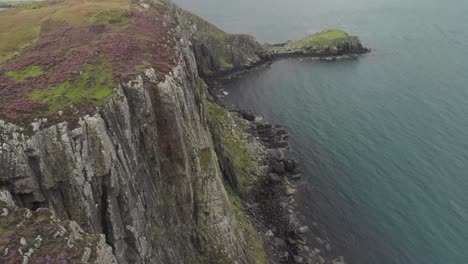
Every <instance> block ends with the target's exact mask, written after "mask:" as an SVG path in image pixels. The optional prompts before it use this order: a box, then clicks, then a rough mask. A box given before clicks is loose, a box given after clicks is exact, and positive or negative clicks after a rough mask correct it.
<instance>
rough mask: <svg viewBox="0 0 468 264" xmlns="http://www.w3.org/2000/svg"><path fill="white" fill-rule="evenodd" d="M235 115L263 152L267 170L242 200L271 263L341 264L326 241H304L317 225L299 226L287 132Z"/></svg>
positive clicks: (297, 172) (295, 171) (296, 175)
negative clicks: (244, 123) (240, 119)
mask: <svg viewBox="0 0 468 264" xmlns="http://www.w3.org/2000/svg"><path fill="white" fill-rule="evenodd" d="M235 113H237V115H238V116H239V117H241V118H242V119H244V120H245V121H246V123H247V124H248V127H249V129H248V132H249V133H251V135H252V136H253V137H254V138H256V139H257V140H259V142H260V143H261V144H262V145H263V146H264V147H265V149H266V153H267V155H266V157H265V161H264V162H265V164H267V167H268V169H267V170H266V173H264V174H263V175H259V179H258V181H257V182H256V184H255V186H254V187H253V189H252V190H251V191H250V192H249V193H248V195H247V196H246V197H245V198H244V200H245V202H246V203H247V210H246V213H247V215H248V216H249V218H250V221H251V222H252V224H253V226H254V227H255V229H256V230H257V231H258V232H259V233H260V234H262V238H263V241H264V243H265V245H267V246H268V248H267V252H269V257H270V258H271V259H270V261H272V263H308V264H325V263H332V264H344V263H345V262H344V258H343V257H341V256H335V255H333V254H332V253H333V252H332V248H331V244H330V241H328V240H327V239H322V238H319V237H317V241H316V242H317V243H311V241H308V240H307V238H306V234H307V233H308V232H312V229H316V228H317V226H316V225H314V226H313V227H309V226H306V225H303V224H302V223H301V220H300V215H299V213H298V211H297V208H298V205H297V203H296V200H295V194H296V192H297V190H298V188H299V187H300V185H301V184H302V181H301V179H302V172H301V167H300V164H299V162H298V161H297V160H295V159H294V157H293V156H292V154H291V151H290V145H289V143H288V137H289V134H288V132H287V131H286V130H285V129H284V128H283V127H281V126H280V125H277V124H273V123H270V122H266V121H264V120H263V118H262V117H261V116H258V115H256V114H255V113H253V112H250V111H244V110H236V111H235Z"/></svg>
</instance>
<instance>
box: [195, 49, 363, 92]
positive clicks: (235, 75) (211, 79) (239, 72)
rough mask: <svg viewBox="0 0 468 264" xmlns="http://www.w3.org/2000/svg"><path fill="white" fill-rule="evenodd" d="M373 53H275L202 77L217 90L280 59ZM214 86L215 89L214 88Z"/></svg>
mask: <svg viewBox="0 0 468 264" xmlns="http://www.w3.org/2000/svg"><path fill="white" fill-rule="evenodd" d="M370 55H372V51H371V49H367V48H366V49H365V51H363V53H350V54H342V55H331V54H323V55H317V54H303V53H282V54H274V55H273V56H269V57H266V58H261V59H260V61H258V62H255V63H253V64H250V65H245V66H241V67H237V68H233V69H229V70H224V71H219V72H216V73H215V74H212V75H209V76H202V78H203V79H204V80H205V81H206V82H207V84H208V86H209V87H208V88H209V89H210V92H212V91H216V88H215V87H211V86H216V87H218V86H219V85H221V84H224V83H228V82H231V81H233V80H236V79H239V78H242V76H244V75H246V74H249V73H250V72H252V71H255V70H258V69H261V68H263V67H268V66H270V65H271V64H273V63H275V62H277V61H280V60H293V59H307V60H314V61H327V62H334V61H341V60H356V59H359V58H360V57H363V56H370ZM213 88H214V89H213ZM212 95H213V94H212Z"/></svg>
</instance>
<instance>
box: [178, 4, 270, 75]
mask: <svg viewBox="0 0 468 264" xmlns="http://www.w3.org/2000/svg"><path fill="white" fill-rule="evenodd" d="M181 13H182V18H183V23H184V24H186V25H188V26H189V27H190V28H192V30H193V31H194V49H195V56H196V58H197V64H198V68H199V69H198V70H199V72H200V74H201V75H202V76H210V75H212V74H215V73H219V72H226V71H229V70H232V69H236V68H239V67H244V66H246V65H253V64H255V63H257V62H258V61H260V57H259V55H260V54H262V53H264V52H265V51H266V50H265V48H264V46H263V45H261V44H260V43H258V42H257V41H256V40H255V38H254V37H252V36H250V35H246V34H228V33H226V32H224V31H222V30H220V29H219V28H217V27H216V26H214V25H213V24H211V23H209V22H207V21H206V20H204V19H202V18H200V17H199V16H197V15H195V14H192V13H190V12H188V11H182V12H181Z"/></svg>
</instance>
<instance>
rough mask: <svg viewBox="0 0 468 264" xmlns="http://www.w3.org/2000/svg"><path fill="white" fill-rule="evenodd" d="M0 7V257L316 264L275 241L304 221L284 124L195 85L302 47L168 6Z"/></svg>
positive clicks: (102, 3)
mask: <svg viewBox="0 0 468 264" xmlns="http://www.w3.org/2000/svg"><path fill="white" fill-rule="evenodd" d="M0 16H1V18H0V19H2V21H5V23H2V25H0V36H2V37H1V39H2V40H0V96H1V97H0V100H1V105H0V200H1V205H2V206H1V207H2V214H1V215H0V224H1V226H0V260H1V261H2V262H3V263H18V261H20V262H22V263H47V261H50V260H51V259H54V260H55V259H62V260H63V261H64V262H65V263H270V262H272V263H274V262H279V261H286V262H294V261H295V262H299V263H300V262H302V261H305V260H310V261H320V259H319V258H317V256H315V257H314V258H312V257H311V258H310V259H309V258H308V257H307V256H306V255H307V252H306V251H304V250H302V249H304V247H302V249H301V248H299V247H297V246H294V244H292V243H288V244H287V243H286V242H285V239H287V237H288V238H291V236H293V235H294V234H296V233H301V232H305V231H306V229H307V228H306V227H301V226H300V224H299V223H298V222H297V220H296V219H294V214H288V213H286V211H285V210H287V206H288V205H287V203H288V202H289V201H290V199H293V198H292V196H293V193H294V189H293V188H292V184H290V183H289V181H290V180H291V181H293V180H296V179H297V178H299V176H297V175H298V173H299V171H298V168H297V166H295V163H294V161H293V160H290V159H288V158H287V157H286V156H285V153H286V152H287V148H288V144H287V141H286V139H287V133H286V132H285V131H284V130H283V129H281V128H280V127H277V126H273V125H271V124H269V123H266V122H263V121H261V120H259V119H256V118H255V117H254V116H253V115H252V114H249V113H234V112H229V111H227V110H225V109H224V108H222V107H221V106H219V105H217V104H216V103H215V102H214V100H213V98H212V97H211V96H210V94H209V93H208V85H207V83H206V82H205V80H204V79H206V80H208V79H209V77H210V76H215V75H217V76H221V75H223V74H226V73H231V72H235V71H238V70H240V69H245V68H250V67H254V66H255V65H259V64H261V63H264V62H267V61H269V60H271V59H272V58H274V57H275V56H278V55H277V54H289V53H297V52H299V50H300V52H304V50H310V49H308V48H307V47H305V46H304V45H302V46H300V47H296V46H292V44H291V43H290V44H289V46H288V44H286V46H285V48H284V49H285V51H282V50H280V51H278V50H277V49H278V47H277V46H275V47H273V46H271V45H261V44H259V43H258V42H257V41H255V39H254V38H253V37H250V36H247V35H229V34H226V33H224V32H222V31H221V30H219V29H217V28H215V27H214V26H212V25H211V24H209V23H208V22H206V21H204V20H202V19H201V18H199V17H196V16H194V15H192V14H190V13H187V12H185V11H183V10H181V9H179V8H178V7H176V6H174V5H173V4H172V3H171V2H169V1H157V0H154V1H152V0H144V1H143V0H140V1H136V0H135V1H126V0H119V1H80V0H74V1H64V2H61V1H46V2H43V3H41V4H40V5H37V4H34V5H31V6H30V5H25V6H22V7H21V8H17V9H12V10H8V11H5V12H2V14H0ZM6 38H8V41H7V40H6ZM340 43H341V42H340ZM306 45H309V44H306ZM346 45H347V44H342V43H341V44H339V47H349V45H348V46H346ZM313 50H314V52H313V53H311V54H316V53H317V50H315V49H313ZM331 50H333V52H330V51H331ZM338 50H340V52H338V53H337V52H336V51H335V49H333V48H331V49H330V48H326V49H323V50H321V51H320V52H319V53H320V54H321V55H327V56H328V55H339V54H341V53H346V51H347V50H346V49H344V48H339V49H338ZM353 51H354V50H353ZM306 52H307V51H306ZM278 186H279V187H278ZM268 190H272V191H273V190H276V191H274V192H268ZM268 193H269V194H268ZM259 194H262V195H259ZM266 197H270V198H271V199H270V198H266ZM284 197H286V199H288V201H283V202H286V206H282V205H281V201H280V200H281V199H283V200H284V199H285V198H284ZM285 208H286V209H285ZM272 215H275V217H269V216H272ZM291 215H292V216H291ZM288 217H289V219H288ZM301 228H302V229H301ZM291 234H293V235H291ZM281 237H283V238H281ZM291 239H292V238H291ZM39 241H40V242H39ZM304 243H305V242H304ZM70 248H72V249H73V250H71V249H70ZM304 252H305V253H304ZM285 253H287V254H285Z"/></svg>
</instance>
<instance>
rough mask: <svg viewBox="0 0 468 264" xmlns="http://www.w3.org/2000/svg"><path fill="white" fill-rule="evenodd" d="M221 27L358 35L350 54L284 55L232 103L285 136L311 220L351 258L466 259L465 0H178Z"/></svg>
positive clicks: (445, 262) (280, 35) (242, 84)
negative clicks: (330, 57) (360, 53)
mask: <svg viewBox="0 0 468 264" xmlns="http://www.w3.org/2000/svg"><path fill="white" fill-rule="evenodd" d="M177 2H179V3H180V5H181V6H183V7H186V8H188V9H190V10H192V11H194V12H196V13H198V14H200V15H202V16H204V17H205V18H207V19H208V20H209V21H211V22H213V23H215V24H216V25H218V26H219V27H220V28H222V29H224V30H225V31H228V32H247V33H250V34H252V35H254V36H256V37H257V38H258V39H259V40H261V41H265V42H283V41H286V40H288V39H292V38H297V37H300V36H302V35H304V34H306V33H312V32H316V31H320V30H322V29H325V28H332V27H333V28H334V27H338V28H342V29H345V30H347V31H348V32H350V33H352V34H355V35H359V36H360V37H361V40H362V41H363V43H364V44H365V45H366V46H368V47H370V48H372V49H373V55H369V56H366V57H362V58H360V59H359V60H352V61H338V62H320V61H311V60H281V61H278V62H276V63H274V64H273V65H271V66H269V67H267V68H264V69H259V70H256V71H254V72H252V73H250V74H248V75H247V76H245V78H242V79H240V80H238V81H235V82H233V83H230V84H228V85H226V87H225V89H226V90H227V91H228V92H229V93H230V94H229V95H228V96H226V98H225V101H226V103H227V104H228V105H233V106H235V107H240V108H244V109H251V110H254V111H256V112H258V113H260V114H262V115H264V116H265V117H266V118H267V119H269V120H272V121H275V122H278V123H280V124H282V125H284V126H286V127H287V128H288V129H289V131H290V132H291V140H292V145H293V148H294V152H295V154H296V155H297V157H298V158H299V159H300V160H301V162H302V164H303V169H304V178H305V179H304V180H305V181H306V182H307V184H306V186H305V187H304V188H303V189H302V191H301V194H300V196H299V197H298V198H299V201H300V204H301V212H302V213H303V214H304V215H305V220H304V221H305V222H306V223H307V224H309V225H310V224H311V223H312V222H317V223H319V225H320V226H321V227H322V229H323V230H325V231H326V232H327V236H329V237H330V238H331V240H332V247H333V248H334V249H335V250H336V251H337V252H339V253H340V254H342V255H344V256H345V257H346V259H347V260H348V261H349V262H350V263H361V264H387V263H388V264H393V263H395V264H396V263H398V264H459V263H468V27H467V25H468V16H467V15H466V14H467V13H468V1H462V0H446V1H436V0H424V1H423V0H405V1H403V0H354V1H349V0H289V1H280V0H269V1H260V0H238V1H231V0H197V1H193V0H178V1H177Z"/></svg>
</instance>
